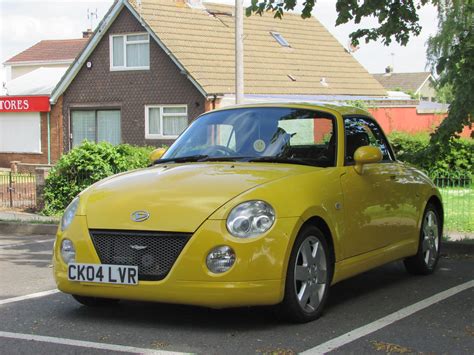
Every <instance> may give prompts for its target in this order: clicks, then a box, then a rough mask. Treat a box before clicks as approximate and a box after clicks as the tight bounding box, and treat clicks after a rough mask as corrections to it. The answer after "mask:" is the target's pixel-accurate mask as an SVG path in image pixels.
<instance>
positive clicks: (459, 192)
mask: <svg viewBox="0 0 474 355" xmlns="http://www.w3.org/2000/svg"><path fill="white" fill-rule="evenodd" d="M432 179H433V181H434V183H435V184H436V186H437V187H438V188H439V191H440V192H441V195H442V197H443V206H444V217H445V224H444V229H445V230H446V231H459V232H474V181H473V178H472V177H471V176H449V175H443V176H432Z"/></svg>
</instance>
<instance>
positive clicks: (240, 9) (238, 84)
mask: <svg viewBox="0 0 474 355" xmlns="http://www.w3.org/2000/svg"><path fill="white" fill-rule="evenodd" d="M243 101H244V4H243V0H235V103H236V104H241V103H243Z"/></svg>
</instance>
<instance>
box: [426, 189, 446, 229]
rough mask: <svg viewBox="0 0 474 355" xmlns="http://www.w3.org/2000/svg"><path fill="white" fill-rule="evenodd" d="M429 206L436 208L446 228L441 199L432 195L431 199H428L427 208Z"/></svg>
mask: <svg viewBox="0 0 474 355" xmlns="http://www.w3.org/2000/svg"><path fill="white" fill-rule="evenodd" d="M429 204H432V205H433V206H435V208H436V210H437V212H438V214H439V217H440V218H441V225H442V226H444V209H443V203H442V202H441V199H440V198H439V197H438V196H436V195H432V196H431V197H430V198H428V201H427V202H426V206H428V205H429ZM425 208H426V207H425Z"/></svg>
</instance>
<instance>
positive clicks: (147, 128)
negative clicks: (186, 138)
mask: <svg viewBox="0 0 474 355" xmlns="http://www.w3.org/2000/svg"><path fill="white" fill-rule="evenodd" d="M169 107H184V108H185V109H186V112H185V113H184V114H185V115H186V118H187V119H188V124H189V117H188V105H187V104H176V105H145V139H176V138H178V137H179V136H178V135H164V134H163V111H164V110H163V109H164V108H169ZM151 108H159V109H160V131H161V132H160V133H158V134H156V133H150V121H149V115H150V109H151ZM166 116H167V117H169V116H183V113H167V114H166Z"/></svg>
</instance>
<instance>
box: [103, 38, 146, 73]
mask: <svg viewBox="0 0 474 355" xmlns="http://www.w3.org/2000/svg"><path fill="white" fill-rule="evenodd" d="M134 69H138V70H139V69H150V36H149V35H148V34H147V33H140V34H128V35H112V36H110V70H134Z"/></svg>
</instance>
